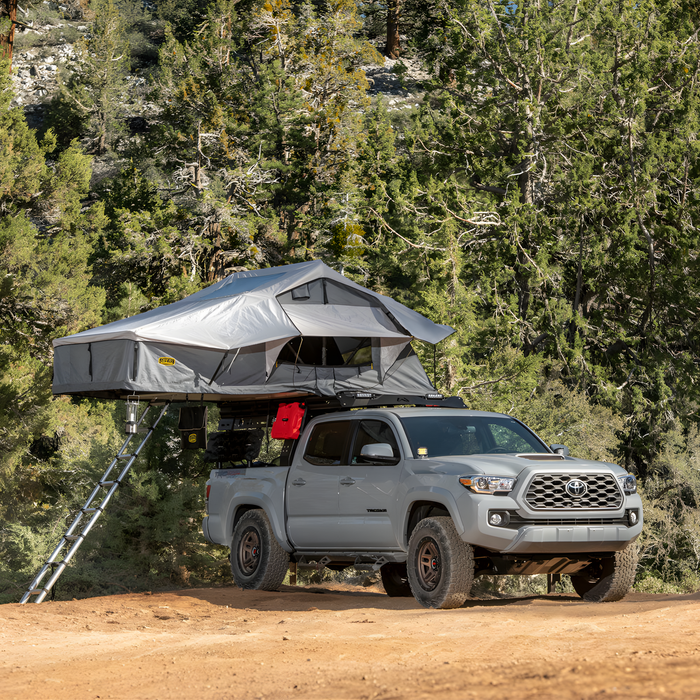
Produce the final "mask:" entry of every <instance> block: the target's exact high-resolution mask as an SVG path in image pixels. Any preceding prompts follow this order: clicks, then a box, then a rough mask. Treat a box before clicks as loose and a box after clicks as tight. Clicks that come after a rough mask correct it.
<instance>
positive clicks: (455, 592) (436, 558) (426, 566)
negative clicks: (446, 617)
mask: <svg viewBox="0 0 700 700" xmlns="http://www.w3.org/2000/svg"><path fill="white" fill-rule="evenodd" d="M407 570H408V581H409V584H410V586H411V592H412V593H413V596H414V597H415V599H416V600H417V601H418V602H419V603H420V604H421V605H423V606H424V607H426V608H442V609H448V608H458V607H460V606H461V605H462V604H463V603H464V601H465V600H466V599H467V598H468V596H469V591H470V590H471V587H472V583H473V581H474V552H473V550H472V547H471V545H468V544H466V543H465V542H463V541H462V539H461V538H460V536H459V535H458V534H457V530H456V529H455V526H454V523H453V522H452V518H450V517H444V516H442V517H436V518H425V519H424V520H421V521H420V522H419V523H418V525H416V528H415V529H414V530H413V533H412V534H411V539H410V541H409V543H408V561H407Z"/></svg>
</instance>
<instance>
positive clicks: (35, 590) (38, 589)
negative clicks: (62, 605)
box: [27, 588, 44, 595]
mask: <svg viewBox="0 0 700 700" xmlns="http://www.w3.org/2000/svg"><path fill="white" fill-rule="evenodd" d="M43 592H44V589H43V588H32V590H31V591H27V593H29V595H36V594H37V593H43Z"/></svg>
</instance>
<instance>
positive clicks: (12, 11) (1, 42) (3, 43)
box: [0, 0, 17, 69]
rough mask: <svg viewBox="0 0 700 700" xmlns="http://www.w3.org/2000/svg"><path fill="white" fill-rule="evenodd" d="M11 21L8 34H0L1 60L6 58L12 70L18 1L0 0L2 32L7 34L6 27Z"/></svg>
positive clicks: (0, 25)
mask: <svg viewBox="0 0 700 700" xmlns="http://www.w3.org/2000/svg"><path fill="white" fill-rule="evenodd" d="M8 20H9V21H10V23H11V24H10V25H9V31H8V33H7V34H5V33H0V59H3V58H6V59H8V60H9V61H10V69H12V44H13V43H14V40H15V22H16V21H17V0H0V27H2V29H0V31H2V32H5V31H6V27H5V26H4V25H5V24H6V23H7V21H8Z"/></svg>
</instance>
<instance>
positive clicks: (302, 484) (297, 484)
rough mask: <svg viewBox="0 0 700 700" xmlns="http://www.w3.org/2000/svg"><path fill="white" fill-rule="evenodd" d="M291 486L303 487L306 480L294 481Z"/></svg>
mask: <svg viewBox="0 0 700 700" xmlns="http://www.w3.org/2000/svg"><path fill="white" fill-rule="evenodd" d="M292 484H293V485H294V486H304V485H306V480H305V479H294V481H292Z"/></svg>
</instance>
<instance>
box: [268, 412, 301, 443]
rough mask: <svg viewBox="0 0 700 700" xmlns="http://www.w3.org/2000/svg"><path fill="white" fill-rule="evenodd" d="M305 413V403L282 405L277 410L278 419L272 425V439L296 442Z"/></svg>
mask: <svg viewBox="0 0 700 700" xmlns="http://www.w3.org/2000/svg"><path fill="white" fill-rule="evenodd" d="M305 412H306V405H305V404H303V403H281V404H280V405H279V408H278V409H277V418H275V422H274V423H273V424H272V432H271V433H270V437H271V438H272V439H273V440H296V439H297V438H298V437H299V432H300V430H301V421H302V420H303V419H304V413H305Z"/></svg>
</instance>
